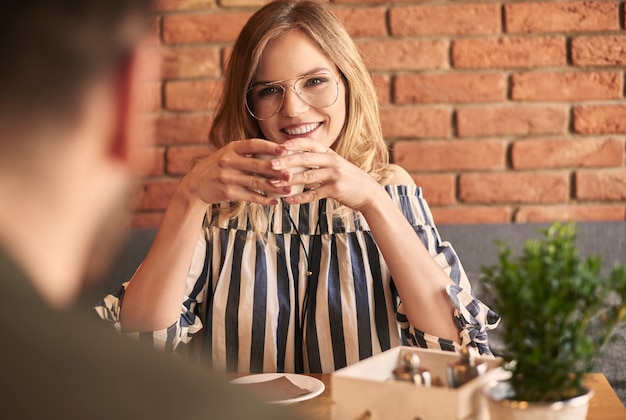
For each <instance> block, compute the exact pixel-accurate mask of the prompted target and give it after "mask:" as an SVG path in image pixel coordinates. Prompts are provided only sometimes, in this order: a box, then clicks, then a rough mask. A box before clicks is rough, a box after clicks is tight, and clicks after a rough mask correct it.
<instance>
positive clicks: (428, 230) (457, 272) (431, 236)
mask: <svg viewBox="0 0 626 420" xmlns="http://www.w3.org/2000/svg"><path fill="white" fill-rule="evenodd" d="M385 188H386V190H387V192H388V193H389V195H390V196H391V198H392V200H393V201H394V202H395V203H396V204H397V205H398V206H399V208H400V209H401V210H402V213H403V215H404V217H405V218H406V219H407V220H408V221H409V223H410V224H411V226H412V227H413V230H414V231H415V234H416V235H417V236H418V237H419V238H420V240H421V242H422V243H423V244H424V246H425V247H426V248H427V249H428V252H429V253H430V254H431V255H432V256H433V258H434V259H435V261H436V262H437V263H438V264H439V266H440V267H441V268H442V269H443V270H444V272H445V273H446V274H447V275H448V276H449V277H450V279H451V280H452V281H453V283H454V284H451V285H448V286H446V292H447V294H448V296H449V298H450V300H451V301H452V304H453V305H454V308H455V310H454V317H455V321H456V323H457V325H458V326H459V327H460V329H461V332H460V339H461V345H462V346H470V347H471V348H474V349H475V350H476V351H478V353H480V354H487V355H490V354H492V353H491V350H490V348H489V342H488V338H487V331H488V330H491V329H494V328H495V327H496V326H497V325H498V323H499V322H500V317H499V315H498V314H497V313H495V312H494V311H492V310H491V309H490V308H489V307H487V306H486V305H485V304H484V303H482V302H481V301H480V300H478V299H477V298H476V296H475V295H474V292H473V291H472V287H471V284H470V282H469V279H468V278H467V275H466V273H465V270H464V269H463V266H462V264H461V261H460V260H459V258H458V256H457V254H456V252H455V251H454V248H453V247H452V244H450V243H449V242H446V241H444V240H442V239H441V237H440V235H439V232H438V230H437V227H436V226H435V223H434V222H433V217H432V214H431V212H430V209H429V207H428V204H427V202H426V200H425V199H424V197H423V195H422V190H421V188H419V187H416V186H402V185H400V186H386V187H385ZM396 319H397V321H398V323H399V326H400V329H401V331H402V335H403V339H404V340H406V341H407V342H408V344H411V345H414V346H419V347H424V348H435V349H441V350H451V351H454V350H456V349H457V347H458V344H456V343H454V342H453V341H450V340H446V339H443V338H439V337H435V336H432V335H429V334H427V333H425V332H423V331H420V330H418V329H417V328H415V327H414V326H413V325H410V323H409V321H408V318H407V316H406V314H405V312H404V309H403V304H402V302H400V303H399V305H398V307H397V311H396Z"/></svg>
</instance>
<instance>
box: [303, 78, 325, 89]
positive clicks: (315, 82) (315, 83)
mask: <svg viewBox="0 0 626 420" xmlns="http://www.w3.org/2000/svg"><path fill="white" fill-rule="evenodd" d="M327 81H328V79H327V78H325V77H322V76H314V77H311V78H309V79H307V81H306V84H305V86H306V87H320V86H321V85H323V84H324V83H326V82H327Z"/></svg>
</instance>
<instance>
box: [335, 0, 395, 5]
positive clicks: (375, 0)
mask: <svg viewBox="0 0 626 420" xmlns="http://www.w3.org/2000/svg"><path fill="white" fill-rule="evenodd" d="M404 2H406V0H333V4H356V5H362V4H383V3H404Z"/></svg>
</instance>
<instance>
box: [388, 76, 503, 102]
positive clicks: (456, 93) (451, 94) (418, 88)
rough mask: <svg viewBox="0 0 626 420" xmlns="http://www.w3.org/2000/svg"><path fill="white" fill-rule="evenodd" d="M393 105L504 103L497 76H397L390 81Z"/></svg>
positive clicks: (501, 83)
mask: <svg viewBox="0 0 626 420" xmlns="http://www.w3.org/2000/svg"><path fill="white" fill-rule="evenodd" d="M393 92H394V103H396V104H399V105H403V104H412V103H474V102H497V101H504V100H505V99H506V94H507V83H506V79H505V75H504V74H501V73H437V74H400V75H397V76H396V77H395V79H394V89H393Z"/></svg>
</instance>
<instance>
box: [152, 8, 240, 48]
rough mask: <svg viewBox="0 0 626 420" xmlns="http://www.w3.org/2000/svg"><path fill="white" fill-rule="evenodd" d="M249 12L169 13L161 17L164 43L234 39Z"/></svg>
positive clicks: (228, 40) (195, 42)
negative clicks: (169, 14)
mask: <svg viewBox="0 0 626 420" xmlns="http://www.w3.org/2000/svg"><path fill="white" fill-rule="evenodd" d="M250 16H251V13H249V12H228V13H210V14H201V15H195V14H194V15H171V16H165V17H163V29H162V30H163V42H164V43H165V44H198V43H206V42H231V41H234V40H235V39H236V38H237V36H238V35H239V32H240V31H241V28H243V25H244V24H245V23H246V22H247V21H248V19H249V18H250Z"/></svg>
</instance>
